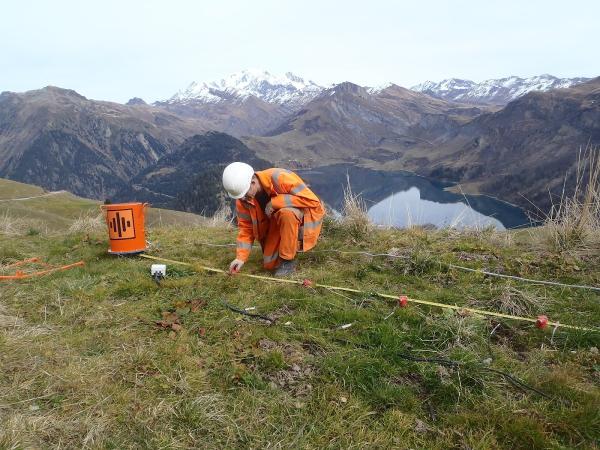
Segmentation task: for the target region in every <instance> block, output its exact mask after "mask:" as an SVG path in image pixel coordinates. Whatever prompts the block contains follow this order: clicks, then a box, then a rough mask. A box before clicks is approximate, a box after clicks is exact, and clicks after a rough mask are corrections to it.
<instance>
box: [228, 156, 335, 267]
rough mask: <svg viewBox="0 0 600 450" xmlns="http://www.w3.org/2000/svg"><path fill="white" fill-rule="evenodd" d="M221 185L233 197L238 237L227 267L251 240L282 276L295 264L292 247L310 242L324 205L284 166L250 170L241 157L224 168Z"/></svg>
mask: <svg viewBox="0 0 600 450" xmlns="http://www.w3.org/2000/svg"><path fill="white" fill-rule="evenodd" d="M223 187H224V188H225V190H226V191H227V193H228V194H229V196H230V197H231V198H234V199H236V200H237V201H236V210H237V219H238V228H239V231H238V237H237V249H236V258H235V259H234V260H233V261H232V262H231V264H230V265H229V272H230V273H236V272H239V271H240V269H241V268H242V266H243V265H244V263H245V262H246V260H247V259H248V257H249V256H250V250H251V248H252V244H253V243H254V241H255V240H257V241H258V242H259V243H260V246H261V248H262V251H263V266H264V268H265V269H267V270H275V275H276V276H284V275H288V274H290V273H292V272H293V271H294V269H295V261H294V259H295V258H296V252H297V251H298V250H302V251H308V250H310V249H311V248H313V247H314V246H315V244H316V243H317V239H318V237H319V234H320V232H321V225H322V222H323V217H324V215H325V210H324V208H323V205H322V203H321V201H320V200H319V198H318V197H317V196H316V195H315V194H314V193H313V192H312V191H311V190H310V189H309V188H308V187H307V186H306V185H305V184H304V182H303V181H302V179H301V178H300V177H299V176H298V175H296V174H295V173H294V172H291V171H289V170H286V169H277V168H273V169H266V170H261V171H258V172H254V169H252V167H251V166H249V165H248V164H245V163H242V162H234V163H231V164H229V165H228V166H227V167H226V168H225V170H224V171H223Z"/></svg>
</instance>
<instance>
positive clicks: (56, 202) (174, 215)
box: [0, 178, 206, 234]
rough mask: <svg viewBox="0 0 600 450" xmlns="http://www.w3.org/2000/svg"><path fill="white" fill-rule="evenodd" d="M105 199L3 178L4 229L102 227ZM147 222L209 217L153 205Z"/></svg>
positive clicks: (184, 222) (0, 207)
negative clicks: (80, 225)
mask: <svg viewBox="0 0 600 450" xmlns="http://www.w3.org/2000/svg"><path fill="white" fill-rule="evenodd" d="M100 205H101V203H100V202H98V201H95V200H89V199H85V198H81V197H77V196H75V195H73V194H71V193H70V192H66V191H59V192H57V193H49V192H47V191H44V190H43V189H42V188H40V187H37V186H33V185H30V184H24V183H19V182H16V181H12V180H7V179H3V178H0V231H4V233H5V234H26V233H29V234H38V233H50V234H52V233H57V232H58V233H60V232H65V230H67V229H68V228H69V227H71V225H73V223H74V222H76V221H78V220H79V221H80V222H83V224H82V225H83V226H87V228H90V227H91V228H92V229H100V228H102V227H103V226H104V225H103V223H102V215H101V213H100ZM147 222H148V224H149V225H150V226H152V225H159V226H167V225H179V226H188V225H198V224H201V223H205V222H206V220H205V219H204V218H203V217H201V216H198V215H196V214H189V213H185V212H180V211H171V210H165V209H157V208H149V209H148V214H147Z"/></svg>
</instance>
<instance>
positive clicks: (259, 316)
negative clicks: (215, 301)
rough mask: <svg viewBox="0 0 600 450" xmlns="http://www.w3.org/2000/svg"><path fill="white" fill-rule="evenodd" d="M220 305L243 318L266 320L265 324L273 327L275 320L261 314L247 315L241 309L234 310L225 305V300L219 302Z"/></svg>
mask: <svg viewBox="0 0 600 450" xmlns="http://www.w3.org/2000/svg"><path fill="white" fill-rule="evenodd" d="M221 303H222V304H223V306H225V307H226V308H228V309H230V310H231V311H233V312H236V313H238V314H242V315H244V316H248V317H252V318H254V319H262V320H266V321H267V322H269V323H270V324H271V325H273V324H274V323H275V319H271V318H270V317H267V316H263V315H262V314H253V313H249V312H248V311H245V310H243V309H239V308H236V307H235V306H233V305H230V304H229V303H227V302H226V301H225V300H221Z"/></svg>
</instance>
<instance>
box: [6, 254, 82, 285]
mask: <svg viewBox="0 0 600 450" xmlns="http://www.w3.org/2000/svg"><path fill="white" fill-rule="evenodd" d="M29 263H37V264H39V265H41V266H44V267H46V269H45V270H40V271H37V272H29V273H27V272H23V271H21V270H17V271H16V272H15V274H14V275H0V281H8V280H23V279H26V278H33V277H39V276H42V275H48V274H50V273H54V272H59V271H63V270H69V269H72V268H74V267H81V266H84V265H85V263H84V262H83V261H78V262H76V263H73V264H67V265H65V266H57V267H54V266H51V265H50V264H48V263H45V262H43V261H40V258H29V259H24V260H23V261H18V262H16V263H12V264H9V265H8V266H6V267H20V266H23V265H25V264H29Z"/></svg>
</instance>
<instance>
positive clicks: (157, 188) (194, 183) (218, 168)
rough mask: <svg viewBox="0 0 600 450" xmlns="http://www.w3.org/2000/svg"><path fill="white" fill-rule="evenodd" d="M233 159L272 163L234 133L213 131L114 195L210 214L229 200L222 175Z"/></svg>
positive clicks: (258, 166)
mask: <svg viewBox="0 0 600 450" xmlns="http://www.w3.org/2000/svg"><path fill="white" fill-rule="evenodd" d="M232 161H244V162H246V163H248V164H250V165H252V166H253V167H254V168H255V169H257V170H258V169H262V168H266V167H269V165H270V164H269V163H268V162H267V161H265V160H263V159H260V158H258V157H257V156H256V155H255V153H254V152H253V151H252V150H250V149H249V148H248V147H246V146H245V145H244V144H243V143H242V142H240V141H239V140H237V139H235V138H234V137H232V136H229V135H227V134H224V133H219V132H210V133H207V134H205V135H202V136H200V135H198V136H193V137H191V138H189V139H187V140H186V141H185V142H184V143H183V144H181V145H180V146H179V147H177V149H175V150H174V152H173V153H171V154H170V155H167V156H164V157H163V158H161V159H159V160H158V161H157V162H156V163H155V164H153V165H152V166H150V167H148V168H147V169H146V170H144V171H142V172H141V173H140V174H138V175H137V176H136V177H135V178H133V180H132V181H131V184H130V185H128V186H126V187H125V188H124V189H123V190H122V191H121V192H119V193H118V194H117V195H116V196H115V199H116V200H119V201H131V200H136V201H146V202H151V203H152V204H153V205H155V206H160V207H163V208H171V209H178V210H183V211H191V212H195V213H201V214H207V215H211V214H212V213H214V212H215V211H216V210H217V209H218V208H219V207H220V206H221V205H222V204H223V202H226V201H228V199H227V198H226V196H225V192H224V191H223V187H222V181H221V178H222V173H223V169H224V168H225V166H226V165H227V164H229V163H230V162H232Z"/></svg>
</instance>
